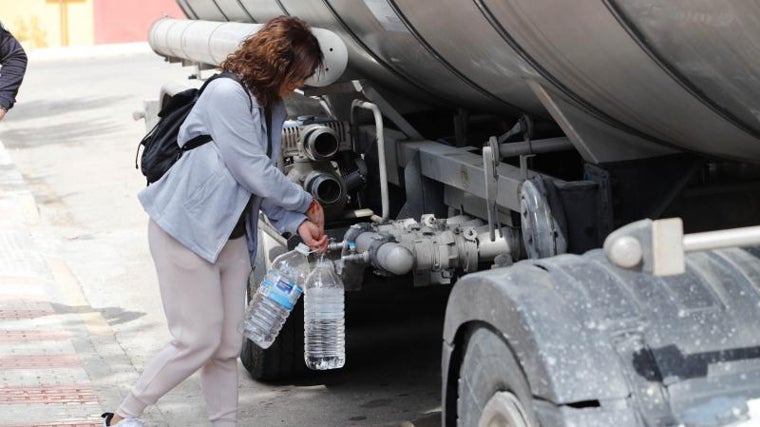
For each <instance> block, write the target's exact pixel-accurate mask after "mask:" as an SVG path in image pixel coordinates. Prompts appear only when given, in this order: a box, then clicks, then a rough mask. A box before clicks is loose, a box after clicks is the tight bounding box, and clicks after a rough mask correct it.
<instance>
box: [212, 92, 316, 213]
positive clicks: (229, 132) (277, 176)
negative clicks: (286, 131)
mask: <svg viewBox="0 0 760 427" xmlns="http://www.w3.org/2000/svg"><path fill="white" fill-rule="evenodd" d="M202 98H205V108H204V110H205V111H204V113H203V114H205V117H204V118H203V119H204V123H206V127H207V129H208V131H209V134H210V135H211V137H212V138H213V139H214V141H215V142H216V145H217V147H218V148H219V152H220V153H221V156H222V160H224V163H225V164H226V165H227V168H228V169H229V170H230V172H231V173H232V175H233V177H234V178H235V180H237V182H238V183H240V185H242V186H243V187H245V189H246V190H248V191H250V192H251V193H253V194H255V195H257V196H259V197H262V198H264V199H270V200H271V203H273V204H276V205H277V206H279V207H281V208H283V209H286V210H289V211H296V212H306V210H307V209H308V207H309V204H310V203H311V200H312V197H311V195H310V194H309V193H307V192H306V191H304V190H303V189H302V188H301V187H300V186H298V185H297V184H295V183H294V182H292V181H290V180H289V179H288V178H287V177H286V176H285V175H284V174H283V173H282V172H281V171H280V170H279V169H278V168H277V166H276V165H275V163H274V162H273V161H272V160H271V159H270V158H269V157H267V155H266V147H267V141H266V140H264V141H262V140H261V138H260V136H259V135H260V129H261V128H262V122H261V121H262V114H260V113H259V109H258V108H254V109H253V117H251V112H250V110H248V106H249V101H248V94H247V93H246V92H245V90H244V89H243V88H242V87H241V86H240V84H239V83H237V82H235V81H233V80H231V79H217V80H215V81H213V82H211V83H210V84H209V86H208V87H207V88H206V89H205V90H204V93H203V95H202ZM199 103H200V100H199Z"/></svg>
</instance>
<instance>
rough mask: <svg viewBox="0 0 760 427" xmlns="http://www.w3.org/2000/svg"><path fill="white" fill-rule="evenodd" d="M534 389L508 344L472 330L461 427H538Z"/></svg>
mask: <svg viewBox="0 0 760 427" xmlns="http://www.w3.org/2000/svg"><path fill="white" fill-rule="evenodd" d="M537 426H538V422H537V421H536V417H535V415H534V414H533V408H532V398H531V392H530V386H529V385H528V382H527V381H526V380H525V376H524V375H523V373H522V369H520V365H519V364H518V363H517V360H516V359H515V357H514V355H513V354H512V350H511V349H510V348H509V346H508V345H507V343H506V341H504V339H502V338H501V337H500V336H499V335H497V334H496V333H494V332H493V331H491V330H490V329H488V328H485V327H479V328H477V329H475V330H474V331H472V333H471V334H470V336H469V339H468V341H467V347H466V348H465V354H464V360H463V361H462V366H461V368H460V370H459V386H458V397H457V427H537Z"/></svg>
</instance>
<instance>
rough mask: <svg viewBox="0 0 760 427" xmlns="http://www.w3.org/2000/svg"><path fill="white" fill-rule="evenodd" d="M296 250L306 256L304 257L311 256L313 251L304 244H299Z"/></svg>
mask: <svg viewBox="0 0 760 427" xmlns="http://www.w3.org/2000/svg"><path fill="white" fill-rule="evenodd" d="M296 250H297V251H298V252H300V253H302V254H304V255H309V252H311V250H310V249H309V247H308V246H306V245H305V244H303V243H299V244H298V245H297V246H296Z"/></svg>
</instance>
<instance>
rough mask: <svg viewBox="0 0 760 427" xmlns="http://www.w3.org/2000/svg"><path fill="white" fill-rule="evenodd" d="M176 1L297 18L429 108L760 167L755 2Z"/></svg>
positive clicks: (364, 71)
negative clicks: (581, 130) (609, 136)
mask: <svg viewBox="0 0 760 427" xmlns="http://www.w3.org/2000/svg"><path fill="white" fill-rule="evenodd" d="M178 3H179V4H180V6H181V8H182V9H183V10H184V11H185V13H186V14H187V15H188V17H189V18H190V19H194V20H211V21H238V22H258V23H261V22H264V21H266V20H267V19H269V18H272V17H275V16H279V15H294V16H298V17H300V18H302V19H304V20H305V21H307V22H309V23H310V24H311V25H313V26H315V27H319V28H325V29H328V30H331V31H333V32H335V33H336V34H338V35H339V36H340V37H341V38H342V39H343V41H344V42H345V44H346V46H347V48H348V58H349V68H350V70H352V72H354V73H356V74H357V75H359V76H361V77H363V78H366V79H367V80H369V81H371V82H373V83H375V84H377V85H379V86H381V87H385V88H386V89H389V90H392V91H395V92H397V93H402V94H405V95H407V96H412V97H415V98H416V99H418V100H423V101H428V102H430V103H431V104H437V105H441V104H443V105H449V106H452V107H463V108H468V109H472V110H479V111H485V112H491V113H496V114H503V115H505V116H510V115H511V116H516V115H517V114H520V113H529V114H535V115H543V116H549V115H551V116H552V117H554V118H555V119H557V121H558V122H560V124H561V125H562V124H563V120H564V119H568V117H571V116H572V117H571V118H572V120H570V119H568V122H567V123H564V126H563V128H564V129H565V130H566V132H567V133H571V132H569V131H572V130H573V129H575V127H576V126H574V125H573V123H572V121H573V120H575V121H576V122H578V120H579V119H578V117H581V119H580V121H581V122H594V123H598V124H601V125H600V126H604V127H606V128H608V129H614V130H615V131H616V132H620V133H621V134H623V135H628V136H630V137H631V138H635V139H639V140H642V141H649V142H652V143H654V144H656V145H657V146H662V147H669V148H670V149H675V150H678V151H690V152H696V153H703V154H707V155H710V156H716V157H723V158H729V159H734V160H741V161H748V162H760V80H759V77H758V76H760V44H758V43H757V40H760V25H757V22H758V20H760V7H758V6H757V4H756V3H755V2H747V1H743V0H726V1H722V2H716V1H714V0H648V1H640V0H603V1H599V0H575V1H556V0H510V1H506V0H472V1H461V0H436V1H420V0H319V1H316V0H179V1H178ZM563 110H565V111H563ZM566 112H572V113H573V114H565V113H566ZM560 116H561V117H560ZM560 118H562V119H563V120H560ZM569 136H570V137H571V139H572V135H569ZM609 149H610V150H613V151H614V150H616V148H615V145H610V148H609Z"/></svg>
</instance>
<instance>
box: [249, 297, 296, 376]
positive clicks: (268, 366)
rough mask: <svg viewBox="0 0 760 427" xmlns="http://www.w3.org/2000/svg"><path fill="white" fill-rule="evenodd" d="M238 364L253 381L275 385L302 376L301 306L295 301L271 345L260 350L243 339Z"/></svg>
mask: <svg viewBox="0 0 760 427" xmlns="http://www.w3.org/2000/svg"><path fill="white" fill-rule="evenodd" d="M240 361H241V362H243V366H245V369H246V370H247V371H248V373H250V374H251V378H253V379H254V380H257V381H277V380H284V379H287V378H293V377H297V376H300V375H302V374H303V373H304V372H305V371H306V364H305V363H304V361H303V302H302V301H300V300H299V302H298V304H296V306H295V308H293V311H292V312H291V313H290V316H289V317H288V320H286V321H285V324H284V325H282V330H281V331H280V334H279V335H278V336H277V339H276V340H275V341H274V343H272V345H271V346H270V347H269V348H267V349H263V348H261V347H259V346H258V345H256V344H254V343H253V342H252V341H251V340H249V339H244V341H243V350H242V351H241V352H240Z"/></svg>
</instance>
